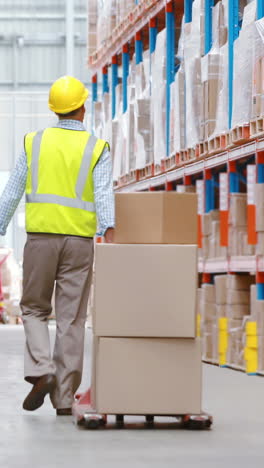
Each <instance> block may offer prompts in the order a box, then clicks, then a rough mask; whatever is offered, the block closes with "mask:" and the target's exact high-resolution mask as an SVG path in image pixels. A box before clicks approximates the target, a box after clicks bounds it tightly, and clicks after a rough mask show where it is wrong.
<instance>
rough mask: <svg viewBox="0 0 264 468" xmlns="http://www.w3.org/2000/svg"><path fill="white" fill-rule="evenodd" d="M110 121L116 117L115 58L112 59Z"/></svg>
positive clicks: (116, 76)
mask: <svg viewBox="0 0 264 468" xmlns="http://www.w3.org/2000/svg"><path fill="white" fill-rule="evenodd" d="M111 68H112V119H114V118H115V115H116V86H117V85H118V63H117V56H116V55H115V56H114V57H112V65H111Z"/></svg>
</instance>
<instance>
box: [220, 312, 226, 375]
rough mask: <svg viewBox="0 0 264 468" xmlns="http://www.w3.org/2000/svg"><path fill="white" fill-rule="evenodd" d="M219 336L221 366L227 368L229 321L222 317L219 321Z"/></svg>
mask: <svg viewBox="0 0 264 468" xmlns="http://www.w3.org/2000/svg"><path fill="white" fill-rule="evenodd" d="M218 327H219V335H218V353H219V365H220V366H226V354H227V348H228V319H227V318H226V317H221V318H219V320H218Z"/></svg>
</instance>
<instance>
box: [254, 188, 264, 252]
mask: <svg viewBox="0 0 264 468" xmlns="http://www.w3.org/2000/svg"><path fill="white" fill-rule="evenodd" d="M255 193H256V231H257V248H256V254H257V255H264V184H256V192H255Z"/></svg>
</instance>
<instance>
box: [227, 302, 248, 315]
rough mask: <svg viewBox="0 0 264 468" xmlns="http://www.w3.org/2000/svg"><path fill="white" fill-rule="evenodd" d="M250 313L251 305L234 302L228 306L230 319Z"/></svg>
mask: <svg viewBox="0 0 264 468" xmlns="http://www.w3.org/2000/svg"><path fill="white" fill-rule="evenodd" d="M249 313H250V312H249V305H245V304H232V305H228V306H227V317H228V318H230V319H242V318H243V317H245V316H246V315H249Z"/></svg>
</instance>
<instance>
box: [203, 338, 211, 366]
mask: <svg viewBox="0 0 264 468" xmlns="http://www.w3.org/2000/svg"><path fill="white" fill-rule="evenodd" d="M202 356H203V360H204V361H207V360H208V361H211V360H212V359H213V335H212V333H206V334H205V335H204V336H203V338H202Z"/></svg>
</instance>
